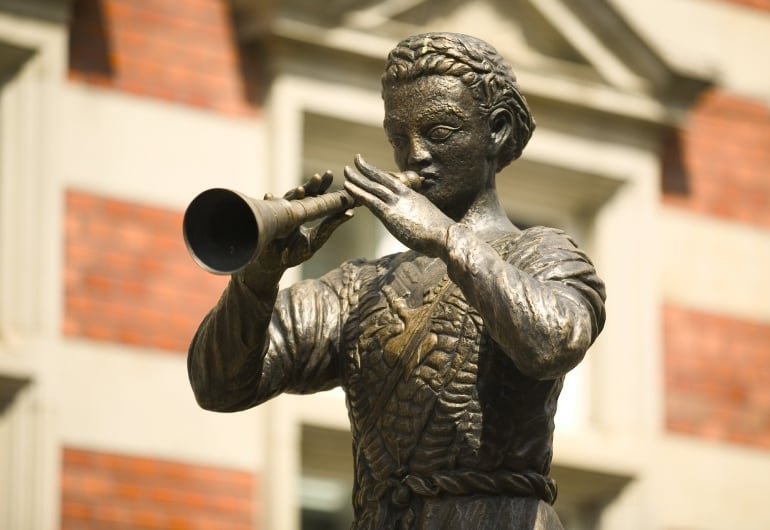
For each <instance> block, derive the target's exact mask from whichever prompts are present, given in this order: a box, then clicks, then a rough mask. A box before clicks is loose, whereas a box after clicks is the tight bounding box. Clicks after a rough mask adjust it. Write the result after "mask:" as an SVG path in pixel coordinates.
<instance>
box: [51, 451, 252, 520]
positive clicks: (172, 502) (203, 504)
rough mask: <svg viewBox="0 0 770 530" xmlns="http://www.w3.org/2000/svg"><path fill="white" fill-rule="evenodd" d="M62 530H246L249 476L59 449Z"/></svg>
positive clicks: (245, 473) (203, 467) (250, 518)
mask: <svg viewBox="0 0 770 530" xmlns="http://www.w3.org/2000/svg"><path fill="white" fill-rule="evenodd" d="M62 461H63V464H62V477H61V481H62V484H61V491H62V501H61V502H62V504H61V508H62V513H61V521H62V523H61V527H62V529H63V530H80V529H86V528H87V529H95V528H98V529H104V530H106V529H116V530H117V529H121V528H131V529H132V530H140V529H164V530H168V529H178V530H182V529H184V530H211V529H217V530H251V529H252V528H253V526H252V524H253V520H254V518H255V516H256V503H255V499H256V496H255V491H254V490H255V481H254V476H253V475H252V474H251V473H247V472H243V471H233V470H226V469H218V468H212V467H206V466H200V465H189V464H184V463H178V462H169V461H164V460H153V459H149V458H137V457H129V456H123V455H117V454H109V453H100V452H93V451H86V450H81V449H76V448H65V449H64V451H63V459H62Z"/></svg>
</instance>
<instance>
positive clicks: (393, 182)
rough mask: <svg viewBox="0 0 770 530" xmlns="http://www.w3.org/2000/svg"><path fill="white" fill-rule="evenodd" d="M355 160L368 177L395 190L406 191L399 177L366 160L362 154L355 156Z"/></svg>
mask: <svg viewBox="0 0 770 530" xmlns="http://www.w3.org/2000/svg"><path fill="white" fill-rule="evenodd" d="M353 162H354V163H355V165H356V168H357V169H358V170H359V171H360V172H361V173H362V174H363V175H364V176H366V177H369V178H370V179H371V180H373V181H375V182H377V183H379V184H381V185H383V186H385V187H387V188H390V189H391V190H393V191H399V192H400V191H404V189H405V188H406V186H404V185H403V184H402V183H401V181H399V180H398V179H397V178H395V177H394V176H393V175H392V174H390V173H388V172H386V171H382V170H381V169H379V168H377V167H375V166H373V165H371V164H370V163H368V162H367V161H366V160H364V157H362V156H361V155H360V154H358V155H356V156H355V159H354V160H353Z"/></svg>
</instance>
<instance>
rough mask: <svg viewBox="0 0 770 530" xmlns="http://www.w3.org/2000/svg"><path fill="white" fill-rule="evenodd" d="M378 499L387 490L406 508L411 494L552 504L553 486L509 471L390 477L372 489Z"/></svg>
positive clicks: (538, 477) (533, 476)
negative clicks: (521, 499) (531, 499)
mask: <svg viewBox="0 0 770 530" xmlns="http://www.w3.org/2000/svg"><path fill="white" fill-rule="evenodd" d="M373 489H374V494H375V497H376V498H378V499H381V498H383V497H384V496H385V495H386V494H387V493H388V491H390V497H391V501H392V503H393V504H394V505H396V506H399V507H402V508H405V507H407V506H409V503H410V501H411V498H412V496H413V495H419V496H420V497H439V496H444V495H448V496H458V497H459V496H468V495H505V496H510V497H537V498H538V499H541V500H543V501H545V502H547V503H548V504H553V503H554V501H556V483H555V482H554V481H553V479H551V478H549V477H545V476H543V475H541V474H540V473H532V472H526V473H515V472H513V471H493V472H482V471H448V472H445V473H434V474H432V475H430V476H420V475H413V474H408V475H406V476H404V477H403V478H402V479H396V478H392V479H390V480H386V481H383V482H380V483H378V484H377V485H376V486H374V488H373Z"/></svg>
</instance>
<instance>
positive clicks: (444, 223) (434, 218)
mask: <svg viewBox="0 0 770 530" xmlns="http://www.w3.org/2000/svg"><path fill="white" fill-rule="evenodd" d="M355 166H356V167H355V169H354V168H352V167H349V166H346V167H345V189H346V190H347V191H348V192H349V193H350V194H351V195H353V197H355V198H356V200H357V201H358V202H359V203H360V204H361V205H363V206H366V207H367V208H369V210H371V212H372V213H373V214H374V215H376V216H377V218H379V219H380V221H382V224H383V225H385V228H387V229H388V232H390V233H391V234H393V236H394V237H395V238H396V239H398V240H399V241H401V242H402V243H403V244H404V245H406V246H407V247H409V248H411V249H412V250H416V251H417V252H421V253H423V254H425V255H427V256H431V257H441V256H443V255H444V254H445V253H446V239H447V230H448V229H449V227H450V226H451V225H452V224H454V221H453V220H452V219H451V218H449V217H448V216H447V215H446V214H444V213H443V212H442V211H441V210H439V209H438V207H437V206H436V205H434V204H433V203H432V202H430V200H428V199H427V198H426V197H425V196H423V195H421V194H420V193H418V192H416V191H414V190H411V189H409V188H408V187H407V186H406V185H404V184H403V183H402V182H401V181H400V180H399V179H398V178H397V177H396V176H394V175H393V174H391V173H388V172H385V171H382V170H380V169H377V168H376V167H374V166H372V165H370V164H368V163H366V162H365V161H364V160H363V158H361V156H360V155H358V156H356V159H355Z"/></svg>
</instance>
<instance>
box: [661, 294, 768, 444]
mask: <svg viewBox="0 0 770 530" xmlns="http://www.w3.org/2000/svg"><path fill="white" fill-rule="evenodd" d="M663 337H664V351H665V388H666V401H665V402H666V425H667V428H668V430H669V431H672V432H675V433H680V434H692V435H697V436H702V437H705V438H710V439H714V440H724V441H730V442H737V443H742V444H748V445H752V446H758V447H762V448H765V449H770V323H766V322H751V321H745V320H738V319H733V318H728V317H725V316H720V315H714V314H709V313H703V312H699V311H693V310H691V309H687V308H684V307H680V306H676V305H671V304H669V305H666V306H665V307H664V310H663Z"/></svg>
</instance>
